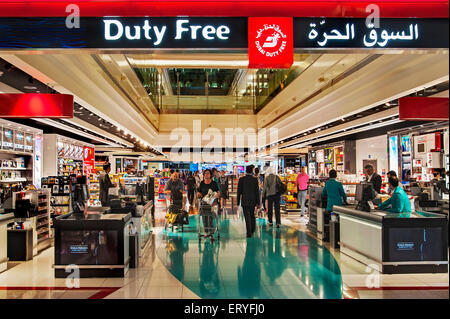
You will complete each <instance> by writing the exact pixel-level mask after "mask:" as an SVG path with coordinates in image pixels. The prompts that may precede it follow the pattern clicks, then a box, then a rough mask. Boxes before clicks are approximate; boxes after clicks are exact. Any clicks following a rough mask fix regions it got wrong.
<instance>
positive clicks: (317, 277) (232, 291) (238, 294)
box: [0, 203, 449, 299]
mask: <svg viewBox="0 0 450 319" xmlns="http://www.w3.org/2000/svg"><path fill="white" fill-rule="evenodd" d="M164 211H165V207H164V206H163V204H160V203H159V204H158V207H157V211H156V214H155V217H156V218H155V219H156V221H155V223H156V224H155V225H156V227H154V229H153V235H152V239H151V240H150V242H149V243H148V244H147V246H146V248H145V250H144V253H143V256H142V257H141V259H140V265H139V268H136V269H130V271H129V272H128V274H127V275H126V277H125V278H85V279H80V282H79V287H77V288H69V287H70V286H69V285H68V283H67V282H66V280H65V279H57V278H54V276H53V268H52V264H53V254H54V250H53V248H50V249H48V250H45V251H43V252H42V253H40V254H39V255H38V256H35V257H34V259H33V260H31V261H29V262H23V263H9V265H8V266H9V269H8V270H7V271H5V272H3V273H1V274H0V298H34V299H36V298H54V299H67V298H68V299H102V298H107V299H109V298H173V299H195V298H242V299H249V298H250V299H257V298H301V299H313V298H332V299H341V298H343V299H349V298H355V299H358V298H361V299H369V298H370V299H373V298H376V299H380V298H385V299H397V298H402V299H403V298H413V299H428V298H430V299H448V298H449V290H448V283H449V276H448V273H447V274H404V275H403V274H402V275H385V274H379V273H376V272H373V271H371V270H370V269H367V267H366V266H365V265H363V264H361V263H359V262H357V261H356V260H354V259H352V258H350V257H348V256H346V255H344V254H340V253H339V250H333V249H329V247H328V246H327V245H326V243H321V242H320V241H318V240H316V239H315V238H314V237H313V236H311V235H310V234H309V233H307V231H306V223H307V220H306V219H300V218H298V217H297V216H287V215H285V216H284V217H283V219H282V227H281V228H280V229H278V230H277V229H276V228H274V227H269V226H268V225H267V223H266V221H265V220H264V219H258V221H257V230H256V233H255V235H254V236H253V237H252V238H250V239H247V238H246V236H245V224H244V221H243V219H242V218H241V217H240V216H238V215H237V214H235V213H233V212H232V210H231V209H230V207H228V208H227V211H226V212H225V213H223V214H221V216H220V220H219V230H220V235H221V238H220V240H219V241H218V240H215V241H213V242H211V241H209V240H202V241H201V242H199V240H198V233H197V223H198V216H197V215H192V216H191V217H190V225H189V226H188V227H187V228H186V229H185V230H184V232H180V231H174V232H171V231H169V230H165V229H164V227H162V225H163V221H164Z"/></svg>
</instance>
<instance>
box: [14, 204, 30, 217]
mask: <svg viewBox="0 0 450 319" xmlns="http://www.w3.org/2000/svg"><path fill="white" fill-rule="evenodd" d="M30 209H31V204H30V200H29V199H18V200H16V209H15V210H14V218H29V217H30Z"/></svg>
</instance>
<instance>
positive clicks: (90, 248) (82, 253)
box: [54, 187, 154, 278]
mask: <svg viewBox="0 0 450 319" xmlns="http://www.w3.org/2000/svg"><path fill="white" fill-rule="evenodd" d="M79 195H80V196H75V197H77V198H76V200H75V201H74V205H73V207H74V208H75V210H74V212H72V213H70V214H67V215H63V216H59V217H57V218H56V219H55V221H54V227H55V265H54V268H55V277H56V278H66V277H67V276H68V273H67V272H66V269H70V267H69V268H68V266H70V265H76V266H78V267H79V271H80V277H82V278H84V277H124V276H125V274H126V273H127V272H128V270H129V268H130V267H136V266H137V258H138V256H140V255H142V249H143V248H144V247H145V244H146V243H147V242H148V240H149V238H150V235H151V230H150V228H151V224H152V223H151V222H152V215H153V213H154V204H153V203H154V201H153V200H145V197H144V196H142V195H139V194H138V195H136V194H123V195H120V196H111V197H110V201H109V206H108V207H87V208H85V207H86V206H85V203H86V201H87V199H88V198H89V196H88V194H87V191H86V190H85V187H84V189H83V190H82V191H81V192H80V193H79ZM149 198H151V197H149ZM130 243H131V244H132V245H130ZM72 271H73V270H72ZM69 272H70V270H69Z"/></svg>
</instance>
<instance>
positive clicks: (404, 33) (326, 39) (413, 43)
mask: <svg viewBox="0 0 450 319" xmlns="http://www.w3.org/2000/svg"><path fill="white" fill-rule="evenodd" d="M368 22H371V21H370V20H369V21H367V20H366V19H350V18H349V19H347V18H327V19H325V18H314V19H313V18H311V19H304V18H298V19H294V47H295V48H309V49H334V48H364V49H388V48H389V49H416V48H422V49H428V48H448V37H449V33H448V29H449V25H448V20H447V19H390V18H384V19H380V24H379V26H375V25H374V24H370V23H368Z"/></svg>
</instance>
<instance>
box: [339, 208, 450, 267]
mask: <svg viewBox="0 0 450 319" xmlns="http://www.w3.org/2000/svg"><path fill="white" fill-rule="evenodd" d="M333 211H334V212H335V213H336V214H338V215H339V232H340V239H339V243H340V250H341V252H342V253H344V254H346V255H349V256H351V257H353V258H355V259H357V260H358V261H360V262H362V263H364V264H366V265H369V266H370V267H372V268H375V269H377V270H379V271H380V272H383V273H429V272H445V273H446V272H448V251H447V250H448V249H447V247H448V219H447V217H446V216H444V215H442V214H435V213H429V212H422V211H416V212H411V213H399V214H396V213H390V212H386V211H381V210H374V211H372V212H370V213H369V212H364V211H360V210H357V209H356V208H355V206H334V207H333Z"/></svg>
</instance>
